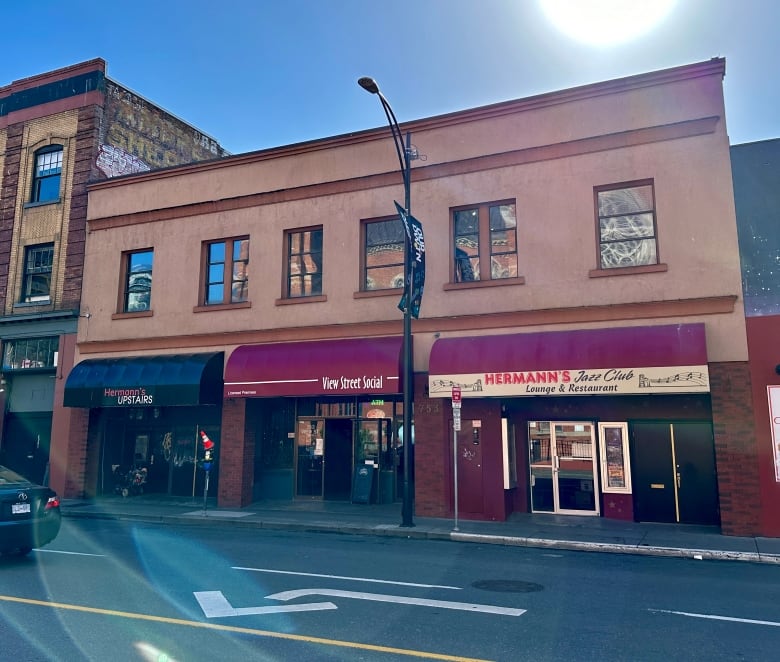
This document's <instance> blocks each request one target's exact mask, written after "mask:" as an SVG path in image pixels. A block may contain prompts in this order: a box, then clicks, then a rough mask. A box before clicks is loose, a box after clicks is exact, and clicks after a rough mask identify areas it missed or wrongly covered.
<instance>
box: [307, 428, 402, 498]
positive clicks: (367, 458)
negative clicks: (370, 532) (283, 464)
mask: <svg viewBox="0 0 780 662" xmlns="http://www.w3.org/2000/svg"><path fill="white" fill-rule="evenodd" d="M295 447H296V460H295V461H296V487H295V494H296V496H298V497H310V498H314V499H325V500H333V501H348V500H349V499H350V498H351V495H352V487H353V486H352V481H353V473H354V469H355V468H356V467H357V466H363V465H371V474H372V476H373V478H372V485H371V492H370V495H369V496H368V498H369V499H370V502H371V503H376V502H380V503H385V502H392V501H393V500H394V495H395V470H396V456H395V451H394V449H393V447H392V436H391V431H390V419H352V418H314V417H312V418H308V417H306V418H299V419H298V423H297V428H296V439H295Z"/></svg>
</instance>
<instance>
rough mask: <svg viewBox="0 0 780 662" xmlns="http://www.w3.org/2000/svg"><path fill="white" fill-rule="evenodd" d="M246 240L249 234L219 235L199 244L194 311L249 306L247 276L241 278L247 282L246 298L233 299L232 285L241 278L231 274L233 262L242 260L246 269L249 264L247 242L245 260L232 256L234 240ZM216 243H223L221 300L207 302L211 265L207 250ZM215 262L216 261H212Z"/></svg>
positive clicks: (247, 240)
mask: <svg viewBox="0 0 780 662" xmlns="http://www.w3.org/2000/svg"><path fill="white" fill-rule="evenodd" d="M240 241H246V242H249V235H239V236H236V237H220V238H219V239H210V240H208V241H204V242H203V243H202V244H201V254H200V283H199V285H198V305H197V306H196V307H195V312H202V311H204V310H221V309H225V308H246V307H249V306H250V305H251V304H250V301H249V292H248V287H249V286H248V281H249V276H248V275H247V276H246V278H244V279H243V282H245V283H247V293H246V298H244V299H240V300H236V301H234V300H233V285H234V284H235V283H239V282H242V280H241V279H238V280H237V279H235V278H234V275H233V267H234V265H235V264H237V263H240V262H243V263H244V264H245V265H246V267H247V271H248V265H249V245H248V244H247V257H246V260H243V259H239V260H236V259H235V257H234V250H235V245H236V242H240ZM216 244H224V245H225V261H224V263H223V264H224V267H223V269H224V270H223V274H222V277H223V280H222V300H221V301H218V302H209V300H208V293H209V287H210V284H211V281H209V272H210V267H211V265H212V263H211V262H209V250H210V248H211V247H212V246H214V245H216ZM214 264H216V263H214Z"/></svg>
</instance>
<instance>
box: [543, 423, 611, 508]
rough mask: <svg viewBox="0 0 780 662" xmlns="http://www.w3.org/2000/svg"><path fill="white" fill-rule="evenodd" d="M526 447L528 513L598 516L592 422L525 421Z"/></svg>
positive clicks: (594, 444) (594, 443)
mask: <svg viewBox="0 0 780 662" xmlns="http://www.w3.org/2000/svg"><path fill="white" fill-rule="evenodd" d="M528 449H529V467H530V482H531V511H532V512H548V513H566V514H577V515H598V512H599V498H598V481H597V480H596V452H595V449H596V440H595V435H594V425H593V424H592V423H588V422H579V421H573V422H550V421H529V423H528Z"/></svg>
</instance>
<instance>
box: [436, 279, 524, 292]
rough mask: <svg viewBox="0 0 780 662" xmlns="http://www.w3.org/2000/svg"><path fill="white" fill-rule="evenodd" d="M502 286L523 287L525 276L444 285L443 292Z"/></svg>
mask: <svg viewBox="0 0 780 662" xmlns="http://www.w3.org/2000/svg"><path fill="white" fill-rule="evenodd" d="M504 285H525V276H518V277H517V278H496V279H493V280H467V281H463V282H460V283H444V288H443V289H444V291H445V292H446V291H449V290H472V289H476V288H481V287H501V286H504Z"/></svg>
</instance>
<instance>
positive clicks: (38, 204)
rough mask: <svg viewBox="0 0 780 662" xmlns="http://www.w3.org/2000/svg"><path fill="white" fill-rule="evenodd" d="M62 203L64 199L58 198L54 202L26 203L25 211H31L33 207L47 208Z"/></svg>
mask: <svg viewBox="0 0 780 662" xmlns="http://www.w3.org/2000/svg"><path fill="white" fill-rule="evenodd" d="M61 202H62V198H56V199H54V200H41V201H40V202H25V203H24V209H30V208H32V207H45V206H46V205H58V204H60V203H61Z"/></svg>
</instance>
